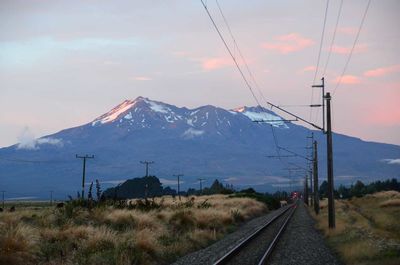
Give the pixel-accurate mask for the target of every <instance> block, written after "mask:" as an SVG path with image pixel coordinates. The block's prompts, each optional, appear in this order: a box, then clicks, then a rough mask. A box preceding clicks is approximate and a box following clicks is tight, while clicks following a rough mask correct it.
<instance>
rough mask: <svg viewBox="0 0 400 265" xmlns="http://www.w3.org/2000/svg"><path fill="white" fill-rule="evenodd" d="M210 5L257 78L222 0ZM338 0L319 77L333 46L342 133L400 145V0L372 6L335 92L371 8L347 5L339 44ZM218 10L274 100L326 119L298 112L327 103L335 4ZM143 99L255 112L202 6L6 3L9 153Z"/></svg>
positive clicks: (2, 68)
mask: <svg viewBox="0 0 400 265" xmlns="http://www.w3.org/2000/svg"><path fill="white" fill-rule="evenodd" d="M205 2H206V3H207V6H208V9H209V10H210V13H211V14H212V16H213V18H214V19H215V22H216V24H217V25H218V27H219V28H220V30H221V33H222V34H223V35H224V37H225V39H226V41H227V45H228V46H229V47H230V49H231V50H232V53H233V55H234V56H235V58H237V60H238V63H239V65H240V67H242V69H244V72H245V74H246V76H247V78H249V76H248V74H247V71H246V70H245V69H246V68H245V64H244V63H243V61H242V60H241V59H240V57H239V50H238V49H237V48H236V46H235V45H234V41H233V40H232V38H231V37H230V35H229V31H228V29H227V27H226V25H225V24H224V20H223V19H222V16H221V14H220V13H219V10H218V7H217V5H216V1H213V0H208V1H205ZM340 2H341V1H340V0H331V1H329V6H328V13H327V20H326V27H325V34H324V38H323V42H322V49H321V55H320V62H319V68H318V73H317V78H316V79H317V80H316V81H315V83H316V84H318V83H319V82H320V81H319V79H320V78H321V77H322V74H323V71H324V68H325V65H326V64H327V63H326V62H327V57H328V54H329V50H331V51H332V52H331V56H330V60H329V64H327V67H326V71H325V75H324V77H325V83H326V90H327V91H328V92H329V91H330V92H333V91H335V92H334V94H333V99H332V105H333V106H332V110H333V130H334V131H335V132H338V133H343V134H347V135H351V136H355V137H359V138H361V139H363V140H367V141H377V142H385V143H392V144H397V145H400V106H399V105H400V104H399V103H400V55H399V51H398V48H399V47H400V28H399V26H398V25H400V18H399V15H398V13H399V11H400V1H396V0H393V1H391V0H385V1H372V2H371V5H370V7H369V10H368V13H367V16H366V19H365V22H364V25H363V27H362V30H361V32H360V35H359V39H358V42H357V44H356V46H355V49H354V52H353V54H352V57H351V60H350V62H349V65H348V68H347V71H346V72H345V75H344V76H343V78H342V82H341V84H340V85H339V86H338V87H337V89H335V87H336V86H337V82H338V78H339V77H340V75H341V74H342V71H343V68H344V66H345V63H346V60H347V58H348V56H349V53H350V50H351V47H352V45H353V43H354V40H355V38H356V35H357V31H358V28H359V26H360V23H361V20H362V17H363V14H364V10H365V8H366V6H367V2H368V1H367V0H354V1H344V3H343V6H342V12H341V16H340V20H339V24H338V27H337V30H336V35H335V36H336V37H335V42H334V43H333V45H331V42H332V38H333V35H334V29H335V24H336V18H337V15H338V10H339V6H340ZM218 3H219V4H220V6H221V8H222V11H223V13H224V15H225V18H226V19H227V21H228V24H229V26H230V29H231V31H232V33H233V35H234V37H235V40H236V43H237V46H238V47H239V48H240V52H241V53H242V54H243V56H244V58H245V60H246V62H247V64H248V67H249V69H250V70H251V73H252V74H253V76H254V78H255V80H256V81H257V84H258V87H259V90H260V91H261V93H262V94H263V95H264V96H265V98H266V99H267V100H269V101H270V102H273V103H275V104H277V105H280V106H285V108H287V109H288V110H290V111H292V112H295V113H297V114H299V115H300V116H302V117H304V118H306V119H308V120H311V121H317V122H318V121H320V119H321V112H320V111H316V109H314V111H313V112H312V113H311V114H310V108H308V107H304V106H298V105H309V104H310V103H311V102H312V103H315V104H317V103H319V102H318V100H319V99H320V89H319V88H314V89H312V88H311V85H312V84H313V79H314V75H315V72H316V66H317V64H318V62H317V61H318V60H317V58H318V52H319V47H320V40H321V35H322V30H323V24H324V15H325V9H326V1H311V0H304V1H289V0H287V1H286V0H280V1H265V0H259V1H258V0H249V1H236V0H230V1H228V0H219V1H218ZM249 80H250V78H249ZM251 84H252V86H253V87H254V86H255V85H254V83H251ZM254 88H255V87H254ZM255 91H256V94H257V95H259V92H258V90H255ZM312 91H313V92H312ZM138 96H144V97H148V98H150V99H153V100H158V101H163V102H166V103H169V104H173V105H177V106H179V107H182V106H186V107H188V108H196V107H199V106H202V105H207V104H211V105H215V106H220V107H223V108H227V109H231V108H236V107H239V106H244V105H246V106H254V105H256V102H255V100H254V99H253V97H252V95H251V93H250V91H249V89H248V88H247V87H246V86H245V83H244V81H243V79H242V78H241V76H240V74H239V72H238V70H237V69H236V68H235V66H234V63H233V60H232V59H231V58H230V56H229V54H228V52H227V50H226V49H225V47H224V45H223V43H222V41H221V40H220V39H219V36H218V34H217V32H216V31H215V29H214V28H213V25H212V23H211V21H210V19H209V18H208V16H207V13H206V12H205V10H204V8H203V6H202V4H201V1H200V0H193V1H190V0H168V1H165V0H148V1H99V0H86V1H58V0H51V1H50V0H48V1H47V0H40V1H35V0H30V1H19V0H12V1H6V0H0V132H1V135H0V147H4V146H9V145H12V144H15V143H17V142H18V141H19V139H21V137H22V136H23V135H26V134H27V133H29V134H31V135H34V136H35V137H41V136H44V135H47V134H51V133H55V132H57V131H59V130H62V129H65V128H69V127H74V126H79V125H82V124H85V123H88V122H90V121H92V120H94V119H95V118H96V117H98V116H100V115H101V114H103V113H105V112H107V111H109V110H110V109H111V108H113V107H114V106H116V105H118V104H119V103H121V102H122V101H123V100H125V99H135V98H136V97H138ZM294 105H296V106H294Z"/></svg>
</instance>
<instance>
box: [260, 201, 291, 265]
mask: <svg viewBox="0 0 400 265" xmlns="http://www.w3.org/2000/svg"><path fill="white" fill-rule="evenodd" d="M296 208H297V205H295V206H294V207H293V210H292V212H291V213H290V214H289V216H288V217H287V218H286V220H285V222H284V223H283V225H282V226H281V228H280V229H279V231H278V233H277V234H276V236H275V237H274V240H272V242H271V244H269V247H268V249H267V251H265V253H264V255H263V256H262V258H261V260H260V262H259V263H258V265H265V264H267V260H268V259H269V257H270V256H271V254H272V252H273V250H274V248H275V246H276V244H277V243H278V240H279V238H280V237H281V236H282V233H283V231H285V229H286V226H287V224H288V222H289V220H290V219H291V218H292V216H293V213H294V211H295V210H296Z"/></svg>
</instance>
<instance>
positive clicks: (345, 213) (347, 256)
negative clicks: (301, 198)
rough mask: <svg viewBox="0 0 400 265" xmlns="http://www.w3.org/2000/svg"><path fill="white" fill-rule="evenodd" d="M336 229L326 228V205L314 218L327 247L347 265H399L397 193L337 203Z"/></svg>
mask: <svg viewBox="0 0 400 265" xmlns="http://www.w3.org/2000/svg"><path fill="white" fill-rule="evenodd" d="M335 207H336V229H335V230H330V229H329V228H328V216H327V214H328V213H327V201H326V200H323V201H321V208H322V209H321V213H320V215H318V216H316V215H315V214H314V213H313V212H312V210H311V209H312V208H311V207H310V212H312V215H313V217H314V218H315V219H316V221H317V228H318V229H320V230H322V231H323V233H324V235H325V236H326V238H327V242H328V244H329V245H330V246H331V247H332V248H333V249H334V250H335V251H336V252H337V253H338V255H339V256H340V257H341V259H342V260H343V261H344V262H345V263H346V264H350V265H356V264H360V265H361V264H362V265H372V264H379V265H381V264H382V265H398V264H400V193H399V192H396V191H385V192H378V193H375V194H372V195H366V196H364V197H361V198H352V199H350V200H336V201H335Z"/></svg>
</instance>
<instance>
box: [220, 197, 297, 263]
mask: <svg viewBox="0 0 400 265" xmlns="http://www.w3.org/2000/svg"><path fill="white" fill-rule="evenodd" d="M296 207H297V205H296V204H295V203H294V204H292V205H291V206H289V207H287V208H286V209H285V210H284V211H282V213H279V214H278V215H277V216H275V217H273V218H272V219H271V220H269V221H268V222H267V223H266V224H264V225H263V226H262V227H260V228H259V229H257V230H256V231H255V232H253V233H252V234H251V235H249V236H248V237H247V238H245V239H244V240H242V241H240V242H239V243H238V244H237V245H236V246H235V247H234V248H233V249H231V250H230V251H229V252H228V253H226V254H225V255H224V256H223V257H221V258H220V259H219V260H217V261H216V262H214V263H213V265H222V264H241V265H254V264H258V265H262V264H267V261H268V258H269V257H270V256H271V253H272V251H273V249H274V247H275V246H276V243H277V242H278V240H279V238H280V237H281V235H282V234H283V231H284V230H285V228H286V225H287V224H288V222H289V220H290V218H291V217H292V215H293V213H294V211H295V210H296Z"/></svg>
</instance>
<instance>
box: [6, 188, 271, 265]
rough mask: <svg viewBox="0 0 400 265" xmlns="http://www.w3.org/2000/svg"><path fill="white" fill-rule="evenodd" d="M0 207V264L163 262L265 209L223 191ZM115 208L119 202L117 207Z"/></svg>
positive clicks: (255, 203) (203, 242) (230, 229)
mask: <svg viewBox="0 0 400 265" xmlns="http://www.w3.org/2000/svg"><path fill="white" fill-rule="evenodd" d="M126 205H127V206H126V207H125V208H122V209H117V208H114V207H113V206H111V205H103V206H101V207H94V208H90V209H88V208H85V207H84V206H83V205H82V203H79V202H76V203H71V204H68V207H65V208H63V209H57V208H50V207H47V208H46V207H45V208H37V209H29V210H23V209H19V210H17V211H16V212H14V213H0V264H10V265H14V264H15V265H19V264H28V265H29V264H43V265H50V264H85V265H86V264H89V265H91V264H93V265H100V264H107V265H109V264H111V265H112V264H115V265H117V264H118V265H120V264H121V265H122V264H168V263H171V262H173V261H174V260H176V259H177V258H178V257H179V256H182V255H184V254H187V253H188V252H190V251H194V250H196V249H199V248H202V247H205V246H207V245H208V244H210V243H211V242H214V241H215V240H218V239H219V238H221V237H222V236H223V235H224V234H226V233H227V232H230V231H232V229H234V228H235V227H236V226H237V225H238V224H240V223H241V222H243V221H246V220H248V219H250V218H253V217H255V216H258V215H261V214H263V213H265V212H266V210H267V208H266V206H265V205H264V204H262V203H260V202H257V201H255V200H253V199H248V198H228V197H227V196H225V195H212V196H200V197H196V196H193V197H188V198H186V197H183V198H182V200H181V201H179V200H177V198H173V197H171V196H166V197H162V198H154V200H151V202H149V201H147V202H143V201H141V202H139V201H138V200H132V201H131V202H130V203H127V204H126ZM119 207H120V206H119Z"/></svg>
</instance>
